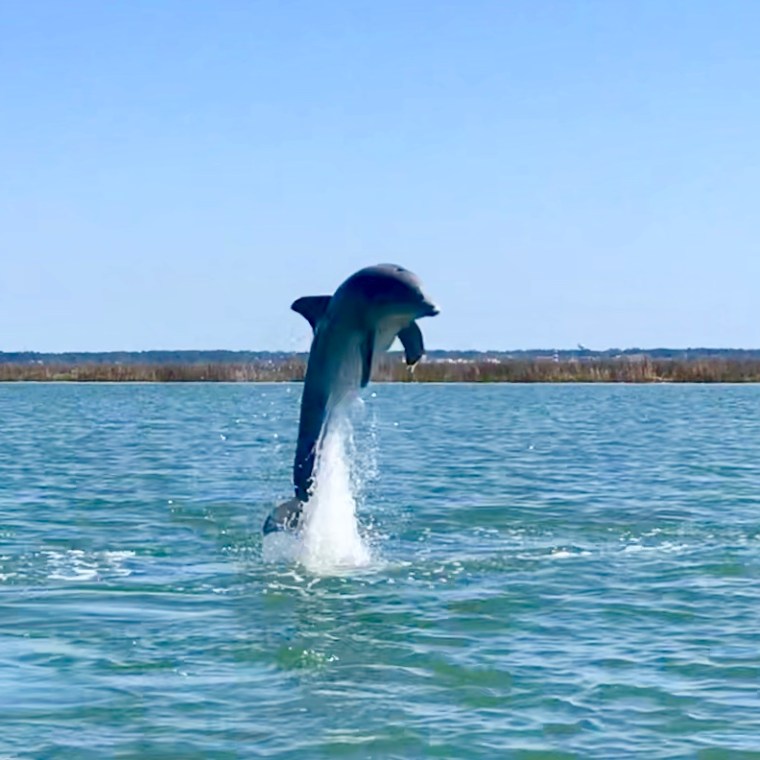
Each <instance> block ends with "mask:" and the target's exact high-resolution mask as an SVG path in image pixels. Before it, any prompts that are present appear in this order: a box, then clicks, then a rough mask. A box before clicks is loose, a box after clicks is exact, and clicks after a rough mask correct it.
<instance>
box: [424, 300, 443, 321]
mask: <svg viewBox="0 0 760 760" xmlns="http://www.w3.org/2000/svg"><path fill="white" fill-rule="evenodd" d="M440 313H441V310H440V309H439V308H438V307H437V306H436V305H435V304H434V303H432V302H431V301H423V302H422V314H420V316H421V317H434V316H435V315H436V314H440Z"/></svg>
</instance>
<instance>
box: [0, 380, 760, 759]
mask: <svg viewBox="0 0 760 760" xmlns="http://www.w3.org/2000/svg"><path fill="white" fill-rule="evenodd" d="M367 391H368V392H366V393H365V394H364V402H363V403H359V402H357V403H356V404H355V405H354V408H353V409H352V413H351V417H352V427H348V426H347V427H346V428H345V429H344V431H343V432H342V433H341V435H340V436H339V438H337V439H336V441H334V442H333V443H332V444H331V446H332V448H331V449H330V451H329V452H328V453H327V454H326V455H325V457H326V460H329V461H326V463H325V466H324V467H322V468H321V469H320V483H319V487H318V491H319V498H320V503H319V504H320V505H319V509H318V510H315V512H314V513H313V514H312V517H311V521H310V522H309V524H308V525H307V529H306V530H305V531H304V534H303V535H301V536H299V537H292V536H290V537H288V536H285V537H282V536H274V537H271V538H274V539H275V540H274V543H272V542H270V538H267V542H266V543H264V542H263V541H262V536H261V534H260V527H261V524H262V522H263V520H264V517H265V515H266V513H267V512H268V510H269V509H270V508H271V507H272V506H273V505H274V504H275V503H277V502H278V501H280V500H283V499H285V498H287V497H289V496H290V494H291V489H290V467H291V460H292V455H293V447H294V440H295V434H296V423H297V416H298V404H299V396H300V386H298V385H285V384H283V385H211V384H202V385H86V384H81V385H79V384H41V385H30V384H2V385H0V433H1V435H0V758H2V759H3V760H8V759H9V758H35V759H36V758H45V759H47V758H67V759H68V758H73V759H77V758H249V757H250V758H255V757H278V758H279V757H282V758H288V757H292V758H428V757H435V758H500V757H506V758H512V757H514V758H566V757H567V758H570V757H578V758H623V757H642V758H643V757H646V758H676V757H678V758H680V757H696V758H705V759H708V758H760V387H758V386H610V385H595V386H583V385H568V386H552V385H532V386H517V385H500V386H472V385H447V386H433V385H372V386H370V387H369V388H368V389H367Z"/></svg>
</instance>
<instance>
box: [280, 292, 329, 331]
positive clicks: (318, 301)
mask: <svg viewBox="0 0 760 760" xmlns="http://www.w3.org/2000/svg"><path fill="white" fill-rule="evenodd" d="M331 297H332V296H304V297H303V298H299V299H298V300H297V301H294V302H293V304H292V305H291V307H290V308H291V309H293V311H296V312H298V313H299V314H301V315H303V316H304V317H306V320H307V321H308V323H309V324H310V325H311V329H312V330H314V331H315V332H316V330H317V322H319V320H320V319H322V317H323V316H324V314H325V312H326V311H327V307H328V306H329V305H330V298H331Z"/></svg>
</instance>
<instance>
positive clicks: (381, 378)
mask: <svg viewBox="0 0 760 760" xmlns="http://www.w3.org/2000/svg"><path fill="white" fill-rule="evenodd" d="M305 371H306V361H305V359H302V358H300V357H298V358H296V357H292V358H289V359H286V360H282V361H260V362H250V363H227V362H219V363H209V364H184V363H174V364H111V363H97V364H96V363H64V362H60V363H23V364H22V363H5V364H3V363H0V382H8V383H10V382H64V383H65V382H88V383H98V382H100V383H104V382H108V383H198V382H202V383H257V382H263V383H273V382H274V383H281V382H283V383H288V382H291V383H292V382H295V383H297V382H301V381H303V378H304V374H305ZM372 380H373V381H374V382H392V383H409V382H412V383H447V384H448V383H483V384H486V383H531V384H532V383H634V384H678V383H701V384H712V383H731V384H742V383H760V359H754V358H753V359H724V358H699V359H650V358H644V359H640V360H637V361H630V360H626V359H590V360H583V361H579V360H560V361H552V360H541V359H538V360H537V359H532V360H526V359H505V360H500V361H493V360H490V361H482V360H480V361H479V360H474V361H468V360H457V361H423V362H421V363H420V364H418V365H417V366H416V367H415V368H414V370H413V371H410V370H409V369H408V368H407V367H406V365H405V364H404V363H403V361H401V360H400V359H399V358H398V357H393V356H389V357H383V359H382V360H381V361H380V362H379V363H378V365H377V366H376V367H375V369H374V371H373V373H372Z"/></svg>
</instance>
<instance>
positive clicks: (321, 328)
mask: <svg viewBox="0 0 760 760" xmlns="http://www.w3.org/2000/svg"><path fill="white" fill-rule="evenodd" d="M291 309H293V311H296V312H298V313H299V314H302V315H303V316H304V317H305V318H306V319H307V320H308V322H309V324H310V325H311V327H312V329H313V330H314V338H313V340H312V343H311V349H310V351H309V362H308V364H307V366H306V376H305V378H304V386H303V394H302V396H301V416H300V420H299V424H298V442H297V444H296V454H295V459H294V461H293V485H294V486H295V496H294V498H292V499H290V500H289V501H286V502H285V503H283V504H280V505H279V506H277V507H275V508H274V509H273V510H272V512H271V513H270V515H269V516H268V517H267V519H266V521H265V522H264V527H263V531H264V534H267V533H272V532H274V531H277V530H284V529H293V528H297V527H298V526H299V523H300V521H301V517H302V514H303V508H304V504H306V502H307V501H308V500H309V496H310V495H311V492H312V490H313V486H314V465H315V461H316V457H317V452H318V450H319V445H320V442H321V440H322V438H323V436H324V434H325V431H326V430H327V427H328V425H329V424H330V421H331V419H332V417H333V415H334V413H335V411H336V409H338V407H339V406H340V405H341V402H342V401H344V400H345V398H346V397H347V396H348V395H349V394H350V393H351V392H352V391H356V390H358V389H359V388H364V387H365V386H366V385H367V383H368V382H369V379H370V376H371V374H372V366H373V363H374V362H375V361H376V357H377V356H378V354H380V353H381V352H383V351H386V350H388V349H389V348H390V346H391V344H392V343H393V341H394V339H395V338H396V337H397V336H398V338H399V340H400V341H401V345H402V346H403V347H404V353H405V357H406V363H407V365H408V366H409V367H414V365H415V364H417V362H418V361H419V360H420V359H421V358H422V355H423V354H424V352H425V348H424V345H423V341H422V333H421V332H420V328H419V327H418V325H417V322H416V321H415V320H417V319H419V318H420V317H433V316H435V315H436V314H438V311H439V310H438V307H437V306H436V305H435V304H434V303H433V302H432V301H430V300H429V299H428V298H427V297H426V296H425V294H424V293H423V292H422V285H421V283H420V281H419V279H418V278H417V276H416V275H414V274H412V273H411V272H410V271H409V270H407V269H404V268H403V267H400V266H396V265H395V264H379V265H377V266H371V267H366V268H365V269H360V270H359V271H358V272H356V273H354V274H352V275H351V276H350V277H349V278H348V279H347V280H346V281H345V282H343V284H342V285H340V287H339V288H338V289H337V290H336V291H335V293H334V294H333V295H332V296H304V297H303V298H299V299H298V300H297V301H295V302H294V303H293V304H292V306H291Z"/></svg>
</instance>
